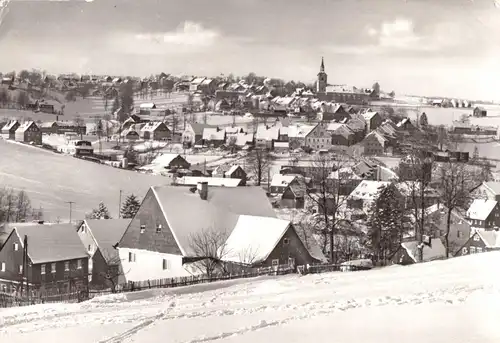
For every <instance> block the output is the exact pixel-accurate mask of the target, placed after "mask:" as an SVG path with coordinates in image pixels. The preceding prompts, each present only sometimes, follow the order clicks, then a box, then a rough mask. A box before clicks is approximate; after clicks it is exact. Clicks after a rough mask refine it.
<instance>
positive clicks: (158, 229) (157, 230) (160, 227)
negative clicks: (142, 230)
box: [156, 224, 162, 233]
mask: <svg viewBox="0 0 500 343" xmlns="http://www.w3.org/2000/svg"><path fill="white" fill-rule="evenodd" d="M161 229H162V226H161V224H157V225H156V233H160V232H161Z"/></svg>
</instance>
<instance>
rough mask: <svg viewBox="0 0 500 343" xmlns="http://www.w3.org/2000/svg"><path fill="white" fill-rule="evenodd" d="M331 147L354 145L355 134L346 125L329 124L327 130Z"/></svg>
mask: <svg viewBox="0 0 500 343" xmlns="http://www.w3.org/2000/svg"><path fill="white" fill-rule="evenodd" d="M327 130H328V131H329V133H330V136H331V141H332V145H342V146H351V145H353V144H356V134H355V133H354V132H353V131H352V130H351V129H350V128H349V126H348V125H347V124H341V123H330V124H328V129H327Z"/></svg>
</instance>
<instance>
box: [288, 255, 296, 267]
mask: <svg viewBox="0 0 500 343" xmlns="http://www.w3.org/2000/svg"><path fill="white" fill-rule="evenodd" d="M288 265H289V266H295V259H294V258H293V257H289V258H288Z"/></svg>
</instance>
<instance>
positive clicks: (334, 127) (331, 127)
mask: <svg viewBox="0 0 500 343" xmlns="http://www.w3.org/2000/svg"><path fill="white" fill-rule="evenodd" d="M344 125H346V124H343V123H335V122H331V123H328V126H327V127H326V131H335V130H337V129H338V128H340V127H342V126H344Z"/></svg>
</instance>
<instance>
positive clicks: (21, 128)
mask: <svg viewBox="0 0 500 343" xmlns="http://www.w3.org/2000/svg"><path fill="white" fill-rule="evenodd" d="M33 125H34V126H36V124H35V122H34V121H25V122H24V123H22V124H21V125H19V127H18V128H17V130H16V132H24V131H26V130H28V129H29V128H30V127H32V126H33Z"/></svg>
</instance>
